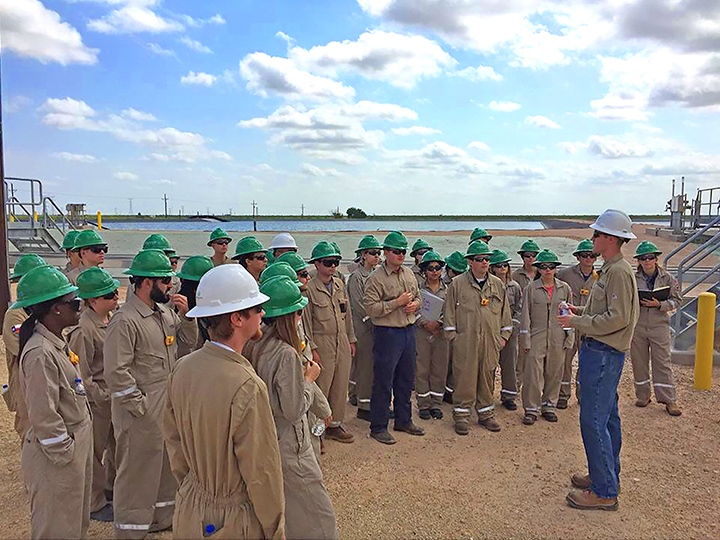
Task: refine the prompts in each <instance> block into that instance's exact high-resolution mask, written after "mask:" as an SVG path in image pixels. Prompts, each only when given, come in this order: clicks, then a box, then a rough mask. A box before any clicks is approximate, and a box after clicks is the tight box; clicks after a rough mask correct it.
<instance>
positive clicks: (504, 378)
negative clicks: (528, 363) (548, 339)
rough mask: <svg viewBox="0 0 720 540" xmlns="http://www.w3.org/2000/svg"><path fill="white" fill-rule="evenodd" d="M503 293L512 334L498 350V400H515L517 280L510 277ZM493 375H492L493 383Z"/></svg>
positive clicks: (519, 299)
mask: <svg viewBox="0 0 720 540" xmlns="http://www.w3.org/2000/svg"><path fill="white" fill-rule="evenodd" d="M505 293H506V294H507V297H508V303H509V304H510V311H511V313H512V326H513V330H512V334H510V339H509V340H508V342H507V343H506V344H505V346H504V347H503V348H502V350H501V351H500V383H501V385H502V388H501V390H500V401H515V398H517V373H516V371H515V366H516V364H517V358H518V332H519V330H520V317H521V315H522V296H523V294H522V289H521V288H520V285H518V283H517V281H515V280H513V279H511V280H510V281H508V282H507V283H506V284H505ZM494 382H495V377H493V383H494Z"/></svg>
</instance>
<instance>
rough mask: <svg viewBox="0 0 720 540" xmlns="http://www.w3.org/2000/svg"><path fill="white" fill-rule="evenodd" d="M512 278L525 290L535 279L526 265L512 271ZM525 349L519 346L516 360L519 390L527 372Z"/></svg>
mask: <svg viewBox="0 0 720 540" xmlns="http://www.w3.org/2000/svg"><path fill="white" fill-rule="evenodd" d="M511 277H512V279H513V281H515V282H516V283H517V284H518V285H520V290H521V291H523V293H524V292H525V288H526V287H527V286H528V285H530V282H532V281H533V279H535V278H534V277H530V276H528V274H527V271H526V270H525V267H523V266H521V267H520V268H518V269H517V270H515V271H514V272H513V273H512V276H511ZM525 357H526V354H525V351H524V350H523V348H522V347H518V356H517V361H516V362H515V375H516V379H517V380H516V386H517V389H518V391H520V390H522V383H523V378H522V377H523V373H524V372H525Z"/></svg>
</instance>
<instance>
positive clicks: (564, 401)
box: [557, 397, 568, 409]
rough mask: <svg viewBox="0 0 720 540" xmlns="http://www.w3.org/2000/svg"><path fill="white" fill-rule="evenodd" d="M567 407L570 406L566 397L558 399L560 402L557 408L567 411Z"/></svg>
mask: <svg viewBox="0 0 720 540" xmlns="http://www.w3.org/2000/svg"><path fill="white" fill-rule="evenodd" d="M567 406H568V400H567V399H565V398H564V397H561V398H559V399H558V402H557V408H558V409H567Z"/></svg>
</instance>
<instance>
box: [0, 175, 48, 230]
mask: <svg viewBox="0 0 720 540" xmlns="http://www.w3.org/2000/svg"><path fill="white" fill-rule="evenodd" d="M8 180H12V181H14V182H27V183H29V184H30V200H29V201H22V202H21V201H20V200H18V198H17V197H12V198H11V199H10V200H6V201H4V202H5V205H6V207H7V210H8V212H7V213H8V214H12V215H14V214H15V206H16V205H17V206H20V207H21V208H22V209H23V210H24V211H25V212H26V213H27V214H28V217H29V218H30V220H29V223H30V228H31V229H34V228H35V207H36V206H37V207H40V206H41V205H42V201H43V191H42V182H41V181H40V180H38V179H37V178H18V177H15V176H6V177H5V179H4V180H3V182H4V184H5V193H6V194H7V193H10V192H11V191H10V189H9V187H8V183H7V181H8ZM36 184H37V195H38V199H37V200H36V199H35V194H36ZM25 204H26V205H29V206H30V207H32V210H33V211H32V212H28V210H27V209H26V208H25V207H24V206H23V205H25Z"/></svg>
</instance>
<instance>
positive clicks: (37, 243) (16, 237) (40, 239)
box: [5, 177, 75, 253]
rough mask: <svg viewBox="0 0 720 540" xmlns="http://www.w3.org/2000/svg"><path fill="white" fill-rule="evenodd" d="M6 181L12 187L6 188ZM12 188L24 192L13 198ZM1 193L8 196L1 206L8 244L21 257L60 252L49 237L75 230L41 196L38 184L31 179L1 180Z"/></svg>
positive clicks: (7, 185)
mask: <svg viewBox="0 0 720 540" xmlns="http://www.w3.org/2000/svg"><path fill="white" fill-rule="evenodd" d="M8 181H11V182H13V183H12V184H10V185H9V184H8ZM15 184H20V187H21V188H25V189H19V190H17V191H18V192H19V193H20V192H22V193H23V194H22V195H19V196H17V197H16V196H15V191H16V188H15ZM5 193H6V194H9V195H8V196H7V200H6V201H5V205H6V213H7V216H8V224H7V234H8V240H9V241H10V243H11V244H12V245H13V246H15V248H16V249H17V250H18V251H19V252H21V253H28V252H31V253H58V252H60V251H62V249H61V247H60V243H59V242H58V241H57V239H56V238H55V237H54V236H53V231H57V233H59V235H60V237H62V236H64V234H65V232H66V231H67V230H69V229H74V228H75V227H74V226H73V224H72V223H71V222H70V221H69V220H68V219H67V217H65V214H63V212H62V210H60V208H59V207H58V205H57V204H55V201H53V200H52V199H51V198H50V197H45V196H43V190H42V182H41V181H40V180H36V179H34V178H14V177H5ZM50 211H52V212H53V214H51V213H50ZM58 222H59V223H58Z"/></svg>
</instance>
